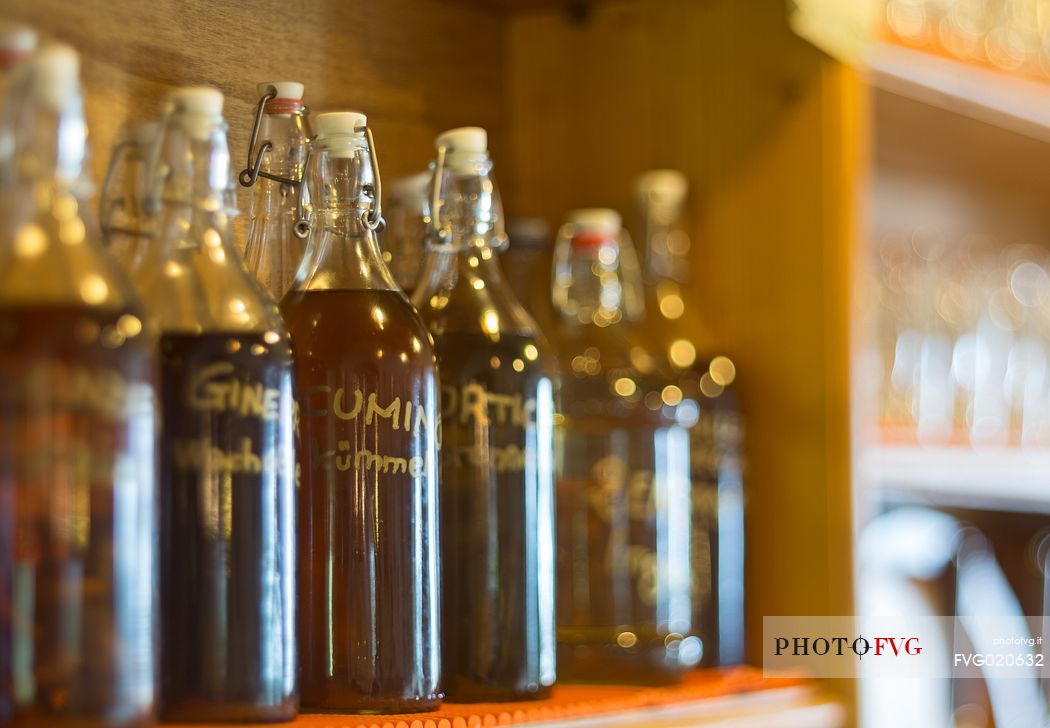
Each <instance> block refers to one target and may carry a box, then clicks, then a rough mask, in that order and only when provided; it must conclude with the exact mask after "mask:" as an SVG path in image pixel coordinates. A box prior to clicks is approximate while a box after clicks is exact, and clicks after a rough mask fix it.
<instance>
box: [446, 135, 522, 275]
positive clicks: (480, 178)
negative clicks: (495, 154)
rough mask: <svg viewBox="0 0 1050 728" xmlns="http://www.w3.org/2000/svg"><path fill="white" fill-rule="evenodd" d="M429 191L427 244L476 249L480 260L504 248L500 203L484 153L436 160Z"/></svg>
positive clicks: (453, 155) (465, 249)
mask: <svg viewBox="0 0 1050 728" xmlns="http://www.w3.org/2000/svg"><path fill="white" fill-rule="evenodd" d="M433 192H434V197H433V200H432V204H431V207H432V208H433V209H432V215H431V229H430V233H431V234H430V240H429V246H430V247H432V248H438V249H452V250H457V251H476V252H475V254H476V255H479V256H481V257H482V258H483V259H484V260H488V259H490V258H491V257H492V252H493V251H494V250H498V249H502V248H503V247H504V245H505V243H506V235H505V234H504V232H503V203H502V201H501V200H500V195H499V189H498V188H497V187H496V181H495V179H494V178H493V175H492V162H491V161H490V160H489V158H488V155H487V154H472V155H462V154H450V155H449V156H448V157H447V158H445V159H443V160H442V159H439V161H438V162H437V163H435V169H434V180H433ZM484 251H488V252H484Z"/></svg>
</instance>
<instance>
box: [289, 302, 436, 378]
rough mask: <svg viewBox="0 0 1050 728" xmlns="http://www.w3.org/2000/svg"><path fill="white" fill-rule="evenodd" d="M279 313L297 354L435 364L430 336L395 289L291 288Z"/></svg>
mask: <svg viewBox="0 0 1050 728" xmlns="http://www.w3.org/2000/svg"><path fill="white" fill-rule="evenodd" d="M281 313H282V315H283V316H284V319H285V322H286V323H287V326H288V329H289V331H290V332H291V336H292V342H293V344H294V345H295V347H296V352H297V354H298V355H299V356H300V358H301V359H308V360H312V361H318V362H328V363H333V365H334V364H336V363H338V362H351V361H357V362H359V363H361V364H363V365H367V364H369V363H371V364H373V365H375V366H380V365H383V364H387V363H395V365H396V364H403V365H418V366H430V367H431V368H433V366H435V364H436V355H435V347H434V341H433V339H432V338H431V336H430V333H429V331H428V330H427V328H426V326H425V325H424V323H423V321H422V319H421V318H420V316H419V314H418V312H416V310H415V309H414V308H413V307H412V305H411V304H410V303H409V302H408V299H407V298H406V297H405V295H404V293H402V292H401V291H400V290H307V291H297V290H293V291H290V292H289V293H288V295H286V296H285V298H284V300H283V301H281Z"/></svg>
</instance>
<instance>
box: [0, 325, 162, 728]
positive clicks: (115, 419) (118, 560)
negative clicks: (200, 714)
mask: <svg viewBox="0 0 1050 728" xmlns="http://www.w3.org/2000/svg"><path fill="white" fill-rule="evenodd" d="M141 328H142V326H141V319H140V317H139V315H138V314H137V313H135V312H131V311H112V310H105V309H99V308H97V307H78V306H73V305H38V306H37V305H26V306H17V307H9V306H3V307H0V605H2V606H0V650H2V654H3V655H4V656H5V657H4V659H2V660H0V724H2V725H5V726H6V725H11V726H19V727H20V728H22V727H28V726H33V727H34V728H35V727H37V726H40V727H41V728H44V727H47V728H51V727H58V726H102V725H105V726H140V725H141V726H145V725H152V703H153V675H154V664H153V659H154V657H153V656H154V652H153V621H152V620H153V588H154V582H153V579H152V577H151V574H152V571H153V560H154V552H155V547H154V544H155V538H156V536H155V531H154V525H155V524H154V520H153V514H154V498H155V480H154V478H155V473H154V470H153V467H152V463H153V456H152V451H153V447H154V432H155V429H154V407H155V404H154V394H153V380H154V375H155V372H154V370H153V367H154V359H153V346H152V342H151V340H150V339H149V337H147V336H144V335H142V334H141V333H140V332H141ZM143 453H145V455H143Z"/></svg>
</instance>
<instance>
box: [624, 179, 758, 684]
mask: <svg viewBox="0 0 1050 728" xmlns="http://www.w3.org/2000/svg"><path fill="white" fill-rule="evenodd" d="M688 189H689V187H688V180H687V179H686V177H685V175H684V174H682V173H681V172H679V171H677V170H671V169H662V170H652V171H649V172H646V173H644V174H643V175H641V176H640V177H639V178H638V180H637V181H636V183H635V192H636V196H637V199H638V203H639V207H640V210H641V213H642V236H641V237H642V240H643V241H644V242H643V251H644V259H645V264H644V280H645V299H646V311H647V312H651V314H650V317H649V321H650V323H651V325H650V326H646V331H647V332H648V334H649V336H651V337H652V339H651V340H652V341H653V344H654V346H655V347H656V348H657V349H658V350H659V352H660V355H661V359H662V360H663V361H666V362H667V363H668V365H669V366H670V369H671V371H672V372H674V376H675V378H676V386H677V390H675V391H674V396H675V397H680V398H681V405H680V407H681V409H682V412H683V413H687V414H686V415H685V416H686V417H687V419H688V420H689V421H692V422H693V423H694V424H692V425H691V426H690V427H689V433H690V459H691V462H692V467H691V480H692V498H691V500H692V513H693V529H692V548H691V552H690V558H691V563H692V569H693V579H692V585H693V586H692V590H693V629H694V632H695V634H697V635H699V637H700V638H701V640H702V642H703V658H702V661H701V664H702V665H704V666H712V665H736V664H740V663H741V662H743V660H744V622H743V614H744V493H743V468H742V459H741V446H742V443H741V440H742V434H743V427H742V422H741V418H740V412H739V409H738V404H737V398H736V391H735V388H734V383H735V380H736V367H735V365H734V364H733V361H732V360H731V359H730V358H729V357H727V356H725V355H716V354H713V353H712V352H710V351H705V349H707V347H706V346H705V345H706V344H707V341H708V340H709V338H710V334H709V333H708V331H707V329H706V327H705V326H704V321H703V317H702V315H699V314H698V312H697V311H696V309H695V307H693V308H692V309H690V306H689V303H688V302H687V293H688V290H689V285H690V258H689V253H690V249H691V247H692V245H691V241H690V239H689V234H688V232H687V231H686V226H685V224H684V219H683V210H684V206H685V202H686V197H687V193H688Z"/></svg>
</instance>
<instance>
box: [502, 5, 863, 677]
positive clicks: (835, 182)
mask: <svg viewBox="0 0 1050 728" xmlns="http://www.w3.org/2000/svg"><path fill="white" fill-rule="evenodd" d="M785 12H786V3H782V2H739V1H738V0H706V1H705V2H697V1H695V0H662V1H659V2H646V1H644V0H609V1H608V2H603V3H600V4H596V5H594V6H592V8H591V11H590V14H589V16H588V17H586V18H584V19H578V18H577V19H573V18H571V17H570V16H568V15H566V14H564V13H562V12H559V11H558V10H557V9H543V10H540V11H537V12H528V11H522V12H521V13H519V14H516V15H515V16H514V17H513V18H512V20H511V30H510V49H511V50H510V61H509V64H510V66H509V71H510V79H511V80H510V84H509V87H508V93H509V101H508V108H509V116H508V119H509V124H510V130H511V142H512V145H513V148H512V151H511V158H510V163H511V164H510V166H511V167H512V168H513V169H514V171H515V176H514V186H513V187H512V188H511V190H510V195H509V200H510V203H509V204H510V207H511V208H512V210H514V211H517V212H519V213H527V214H538V215H541V216H544V217H546V218H548V220H549V221H550V222H551V223H552V224H556V223H557V222H559V221H560V220H561V219H562V217H563V215H564V213H565V211H566V210H568V209H569V208H572V207H575V206H590V205H609V206H613V207H618V208H620V209H623V210H625V211H627V210H630V209H631V205H632V200H631V183H632V180H633V178H634V177H635V175H637V174H638V173H639V172H641V171H643V170H645V169H649V168H653V167H658V166H671V167H676V168H679V169H681V170H683V171H684V172H685V173H686V174H687V175H688V176H689V178H690V179H691V181H692V182H693V190H692V195H691V206H692V213H693V217H694V219H695V224H694V226H693V232H694V252H695V255H694V257H693V273H694V283H693V285H692V287H691V290H690V291H689V298H690V300H691V302H692V303H693V304H695V309H694V311H693V314H692V315H691V317H689V318H688V320H687V321H686V324H685V325H686V326H688V327H691V329H692V330H693V332H699V331H701V326H702V327H703V330H705V331H706V332H707V343H708V344H709V345H710V346H711V347H712V348H715V349H717V350H724V351H728V352H730V353H731V354H732V355H733V356H734V358H735V359H736V361H737V364H738V371H739V379H738V381H739V384H740V390H741V395H742V398H743V406H744V410H745V414H746V417H747V426H748V430H749V437H748V440H747V457H748V476H747V485H748V488H749V490H748V494H747V497H748V508H749V512H748V527H749V529H750V530H749V535H748V567H749V573H748V580H747V589H748V591H749V594H750V600H749V604H748V614H747V626H748V628H749V631H750V634H751V635H753V636H755V638H757V636H758V635H760V634H761V630H762V622H761V618H762V615H775V614H814V615H820V614H850V613H852V606H851V593H852V586H851V565H850V561H851V556H850V526H851V522H850V480H849V477H850V474H849V452H850V450H849V438H850V434H849V433H850V423H849V380H848V376H849V346H850V344H849V330H850V327H849V317H850V311H851V309H850V299H849V271H850V265H851V255H852V245H853V240H854V235H853V224H854V221H853V219H852V212H853V210H854V209H855V207H856V205H855V201H854V200H853V198H852V195H853V190H854V184H855V180H856V179H857V176H858V175H857V173H858V164H859V162H860V160H861V158H862V157H861V155H860V147H859V146H858V139H857V135H858V134H859V133H860V126H859V125H858V119H859V113H858V108H859V104H860V100H859V96H858V94H857V89H858V82H857V80H856V79H855V78H854V77H853V75H852V74H850V73H848V72H847V71H845V70H844V69H843V68H842V67H841V66H839V65H838V64H837V63H835V62H833V61H831V60H830V59H828V58H827V57H825V56H823V55H822V54H821V53H819V52H818V51H816V50H815V49H814V48H813V47H811V46H809V45H808V44H806V43H805V42H803V41H801V40H800V39H798V38H796V37H794V36H793V35H791V33H790V31H789V30H788V26H787V21H786V17H785ZM756 646H757V639H753V640H752V650H751V656H752V659H755V660H758V659H759V658H760V656H759V654H758V652H757V651H756V650H755V649H754V647H756Z"/></svg>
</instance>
